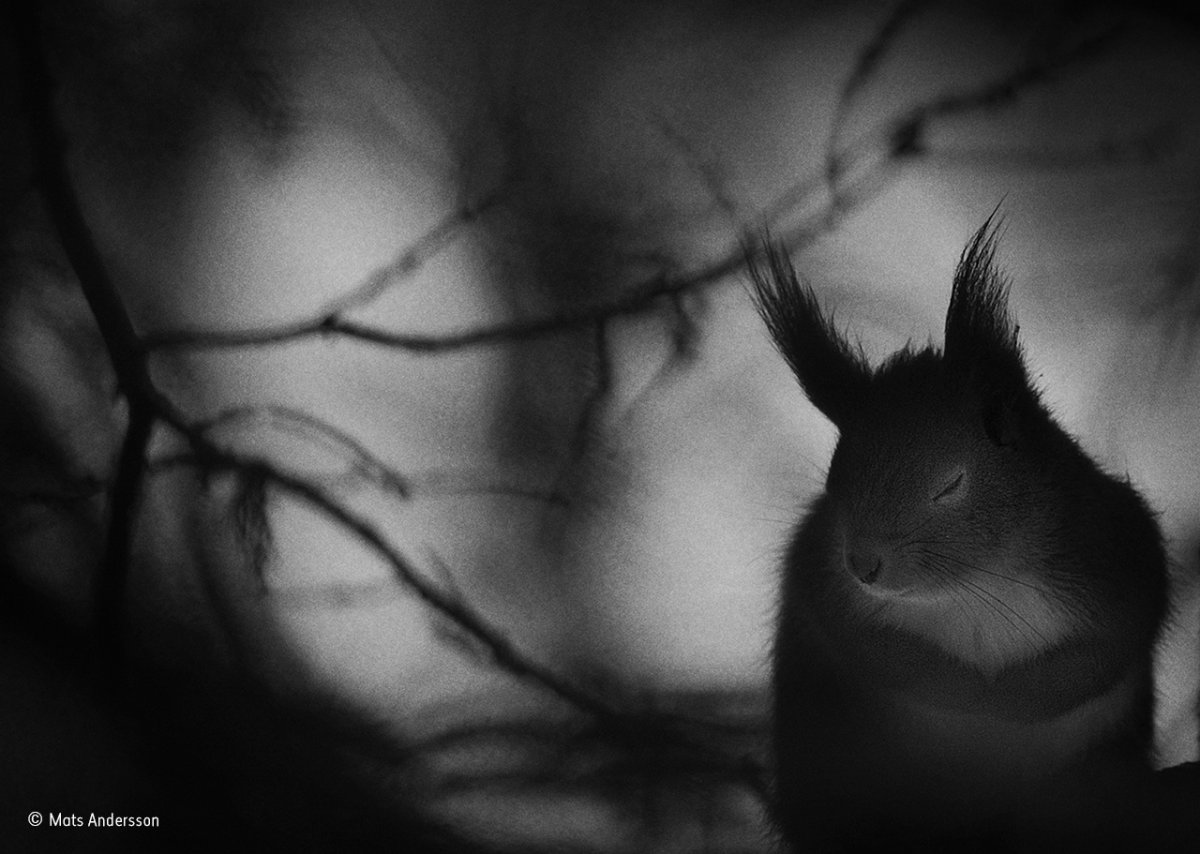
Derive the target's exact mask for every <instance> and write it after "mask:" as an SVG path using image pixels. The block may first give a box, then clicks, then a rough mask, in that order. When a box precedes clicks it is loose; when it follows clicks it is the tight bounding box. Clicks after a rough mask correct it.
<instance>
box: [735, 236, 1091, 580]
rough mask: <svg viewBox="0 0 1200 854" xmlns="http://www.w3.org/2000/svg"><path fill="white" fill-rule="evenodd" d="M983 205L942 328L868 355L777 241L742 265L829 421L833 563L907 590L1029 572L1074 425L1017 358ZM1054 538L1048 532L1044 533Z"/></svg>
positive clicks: (1037, 560) (1046, 528)
mask: <svg viewBox="0 0 1200 854" xmlns="http://www.w3.org/2000/svg"><path fill="white" fill-rule="evenodd" d="M993 219H994V215H993V217H989V219H988V221H987V222H985V223H984V225H983V226H982V227H981V228H980V229H979V230H978V231H977V232H976V233H975V235H974V236H973V237H972V239H971V240H970V242H969V243H968V245H967V247H966V248H965V249H964V250H963V253H962V255H961V257H960V259H959V262H958V267H957V269H956V271H955V275H954V282H953V289H952V293H951V297H950V306H949V310H948V311H947V314H946V331H945V343H944V346H943V347H942V348H937V347H934V346H932V345H931V346H928V347H926V348H924V349H921V350H917V349H914V348H912V347H911V346H910V347H906V348H905V349H903V350H901V351H900V352H898V353H896V354H894V355H893V356H891V357H890V358H889V359H887V360H886V361H885V362H884V363H883V364H882V365H880V366H879V367H878V368H875V369H873V368H872V367H871V366H870V365H869V364H868V362H867V360H866V358H865V356H864V354H863V353H862V350H861V348H860V347H858V346H856V345H854V344H851V343H850V341H848V340H847V338H846V337H845V336H844V335H843V334H841V333H840V332H839V331H838V330H837V328H836V327H835V326H834V323H833V321H832V319H831V318H830V317H829V316H827V315H826V314H825V313H823V312H822V310H821V308H820V306H819V304H818V302H817V299H816V297H815V295H814V294H813V292H812V290H811V289H810V288H809V287H808V286H807V285H805V284H802V283H801V282H800V281H799V279H798V278H797V276H796V273H795V271H794V270H793V268H792V266H791V263H790V262H789V261H788V258H787V256H786V254H785V253H784V251H783V250H782V249H780V248H778V247H768V248H767V251H766V259H767V269H766V270H765V271H764V270H762V269H760V268H759V267H758V266H757V265H756V264H752V265H751V273H752V277H753V281H754V286H755V297H756V301H757V304H758V308H759V311H760V313H761V315H762V317H763V319H764V320H765V322H766V325H767V327H768V329H769V331H770V333H771V336H772V338H773V339H774V342H775V344H776V346H777V347H778V349H779V351H780V352H781V353H782V354H783V356H784V358H785V359H786V360H787V362H788V364H789V365H790V366H791V368H792V371H793V373H794V374H795V375H796V378H797V379H798V380H799V381H800V385H801V386H802V387H803V389H804V391H805V393H806V394H807V395H808V397H809V399H810V400H811V401H812V403H813V404H814V405H815V406H817V408H818V409H820V410H821V412H823V413H824V414H825V415H826V416H827V417H828V418H829V419H830V420H831V421H832V422H833V423H834V425H835V426H836V427H837V428H838V431H839V434H840V435H839V438H838V443H837V447H836V449H835V451H834V455H833V459H832V461H831V463H830V467H829V474H828V479H827V482H826V496H825V499H824V500H825V502H826V509H827V510H828V511H829V518H830V520H831V522H832V524H833V526H834V529H835V530H834V531H832V532H831V540H830V542H831V544H832V546H833V548H835V549H837V550H840V557H841V559H840V560H839V561H837V563H838V564H840V565H842V566H844V567H845V569H846V570H847V571H848V572H849V573H850V574H851V575H852V576H854V577H855V578H856V579H857V580H858V582H859V584H860V585H862V588H863V589H864V590H865V591H867V592H869V593H871V594H873V595H880V596H885V597H890V596H895V597H898V598H899V599H902V600H904V599H905V597H908V598H907V599H906V601H913V602H920V601H932V600H934V599H937V598H939V597H943V598H944V597H945V596H946V595H953V593H952V591H951V588H953V587H954V585H953V584H951V583H950V582H951V581H957V582H959V583H962V584H970V585H976V586H979V585H983V586H985V587H986V588H987V590H988V591H989V595H1001V594H1003V595H1005V596H1009V597H1011V596H1012V595H1013V592H1012V590H1007V589H1006V590H1004V591H1000V590H999V589H998V588H997V589H995V590H993V589H992V588H994V587H996V585H997V584H999V582H998V581H997V579H1001V578H1004V579H1016V580H1015V581H1013V584H1012V585H1010V586H1015V585H1020V584H1021V583H1022V581H1021V576H1022V575H1026V574H1028V573H1035V574H1036V572H1037V567H1038V566H1039V565H1040V564H1041V563H1042V562H1043V560H1042V559H1043V558H1044V557H1045V556H1046V555H1044V554H1041V553H1042V552H1045V551H1047V543H1048V541H1049V540H1051V539H1052V537H1053V530H1054V526H1055V524H1056V521H1055V520H1056V516H1055V513H1056V511H1057V510H1058V509H1059V507H1058V504H1060V503H1061V501H1056V498H1055V492H1054V489H1055V479H1054V477H1053V476H1052V471H1053V469H1054V466H1055V463H1054V460H1055V459H1056V458H1059V457H1061V451H1062V448H1063V443H1064V442H1066V443H1069V442H1070V440H1069V438H1068V437H1067V436H1066V434H1064V433H1063V432H1062V431H1061V429H1060V428H1058V427H1057V425H1056V424H1054V422H1053V420H1052V419H1051V417H1050V415H1049V413H1048V412H1047V411H1046V409H1045V408H1044V407H1043V405H1042V404H1041V401H1040V399H1039V396H1038V393H1037V391H1036V390H1035V389H1034V388H1033V386H1032V384H1031V382H1030V380H1029V376H1028V374H1027V372H1026V369H1025V364H1024V360H1023V356H1022V352H1021V347H1020V343H1019V341H1018V327H1017V326H1016V324H1015V323H1014V322H1013V320H1012V318H1011V316H1010V315H1009V312H1008V304H1007V303H1008V287H1009V286H1008V282H1007V281H1006V280H1005V278H1004V277H1003V276H1002V275H1001V274H1000V273H999V271H998V270H997V269H996V266H995V252H996V243H997V230H996V227H995V225H994V224H993ZM1051 548H1052V546H1051Z"/></svg>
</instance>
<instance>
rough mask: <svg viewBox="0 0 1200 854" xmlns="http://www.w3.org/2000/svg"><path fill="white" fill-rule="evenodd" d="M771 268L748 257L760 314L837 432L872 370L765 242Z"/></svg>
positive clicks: (779, 250)
mask: <svg viewBox="0 0 1200 854" xmlns="http://www.w3.org/2000/svg"><path fill="white" fill-rule="evenodd" d="M763 255H764V256H765V258H766V262H767V269H766V270H764V269H763V268H762V265H761V264H760V262H759V260H758V259H757V258H756V257H754V255H753V254H751V253H750V252H748V253H747V267H748V268H749V270H750V277H751V279H752V281H753V284H754V290H753V297H754V302H755V305H756V307H757V308H758V313H759V315H760V316H761V317H762V319H763V321H764V322H765V323H766V325H767V329H768V330H769V331H770V333H771V338H772V339H773V340H774V342H775V346H776V348H778V350H779V352H780V353H781V354H783V357H784V359H786V360H787V363H788V365H790V366H791V369H792V373H794V374H795V375H796V379H798V380H799V381H800V385H801V387H802V388H803V389H804V392H805V394H807V395H808V399H809V400H810V401H812V403H813V405H814V406H816V407H817V408H818V409H819V410H821V412H823V413H824V414H825V415H826V417H828V418H829V420H831V421H832V422H833V423H834V424H835V425H836V426H838V427H839V428H841V427H843V426H844V424H845V422H846V419H847V418H848V417H850V416H851V415H852V414H853V412H854V411H855V410H856V409H857V408H858V407H859V406H860V405H861V403H860V402H861V400H862V395H863V392H864V390H865V389H866V387H867V385H868V384H869V383H870V380H871V374H872V372H871V369H870V367H869V366H868V364H867V360H866V357H865V356H864V355H863V353H862V350H861V348H859V347H855V346H853V345H851V344H850V342H849V341H847V340H846V339H845V338H844V337H843V336H842V335H841V334H839V333H838V331H837V329H836V328H835V327H834V325H833V322H832V319H831V318H829V317H826V316H825V315H824V314H823V313H822V311H821V307H820V305H819V303H818V302H817V297H816V295H815V294H814V293H813V292H812V289H811V288H810V287H809V286H808V285H807V284H805V283H802V282H801V281H800V280H799V277H798V276H797V275H796V271H795V269H794V268H793V267H792V263H791V260H790V259H789V258H788V255H787V251H786V250H785V249H784V248H783V247H782V246H779V245H775V244H771V243H767V242H764V243H763Z"/></svg>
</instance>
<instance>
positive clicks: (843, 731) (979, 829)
mask: <svg viewBox="0 0 1200 854" xmlns="http://www.w3.org/2000/svg"><path fill="white" fill-rule="evenodd" d="M995 220H996V214H995V213H993V215H992V216H991V217H989V218H988V220H987V222H985V223H984V225H983V226H982V227H981V228H980V229H979V230H978V231H977V232H976V233H975V235H974V236H973V237H972V239H971V240H970V242H969V243H968V245H967V246H966V248H965V249H964V250H963V253H962V255H961V258H960V260H959V263H958V267H957V270H956V271H955V274H954V281H953V287H952V291H951V296H950V305H949V310H948V312H947V314H946V329H945V343H944V346H943V347H942V348H940V349H939V348H937V347H935V346H933V345H929V346H927V347H924V348H922V349H917V348H915V347H913V346H912V345H909V346H908V347H906V348H905V349H903V350H901V351H899V352H897V353H895V354H894V355H892V356H891V357H890V358H888V359H887V360H886V361H885V362H884V363H883V364H882V365H881V366H879V367H878V368H876V369H872V368H871V366H870V365H869V364H868V362H867V360H866V358H865V356H864V354H863V353H862V350H861V348H860V347H858V346H856V345H853V344H851V343H850V342H849V341H848V340H847V339H846V337H844V336H843V335H842V334H840V333H839V332H838V330H837V328H836V327H835V325H834V322H833V319H832V317H831V316H829V315H826V314H825V313H824V312H822V310H821V308H820V305H819V304H818V301H817V298H816V296H815V295H814V293H813V292H812V290H811V289H810V288H809V287H808V286H807V285H806V284H802V283H801V282H800V281H799V279H798V278H797V275H796V273H795V271H794V270H793V268H792V266H791V263H790V261H789V260H788V257H787V255H786V254H785V252H784V251H783V250H782V249H781V248H778V247H774V246H770V245H768V246H766V247H765V248H764V252H763V255H762V257H763V258H765V263H762V262H760V261H757V260H755V259H753V258H752V259H751V263H750V272H751V277H752V280H753V286H754V297H755V301H756V303H757V307H758V309H759V312H760V314H761V316H762V318H763V320H764V321H765V323H766V326H767V328H768V330H769V331H770V334H771V336H772V338H773V339H774V342H775V344H776V346H777V348H778V349H779V351H780V352H781V353H782V355H783V357H784V358H785V359H786V360H787V362H788V364H789V365H790V367H791V369H792V371H793V373H794V374H795V375H796V378H797V379H798V380H799V382H800V385H801V386H802V387H803V389H804V391H805V393H806V394H807V396H808V398H809V400H810V401H811V402H812V403H813V404H814V405H815V406H816V407H817V408H818V409H819V410H820V411H821V412H822V413H823V414H824V415H826V416H827V417H828V418H829V419H830V420H831V421H832V422H833V424H834V425H835V426H836V427H837V429H838V432H839V437H838V441H837V445H836V447H835V450H834V453H833V458H832V460H831V462H830V464H829V469H828V476H827V480H826V484H825V490H824V492H823V493H822V494H821V495H819V496H818V497H817V498H816V500H815V502H814V503H813V504H812V505H811V507H809V508H808V510H807V513H806V514H805V515H804V517H803V519H802V520H801V522H800V524H799V525H798V527H797V528H796V530H795V532H794V534H793V536H792V538H791V541H790V544H789V546H788V548H787V551H786V556H785V558H784V562H783V572H782V575H783V577H782V591H781V601H780V609H779V616H778V623H777V630H776V636H775V642H774V658H773V694H774V723H773V738H774V752H775V761H776V772H775V776H776V789H775V804H774V814H775V815H774V817H775V819H776V824H777V826H778V828H779V829H780V831H781V833H782V834H783V836H784V838H785V839H786V840H787V841H788V842H789V843H791V844H792V845H794V847H795V848H796V850H798V851H808V850H837V851H842V850H872V849H875V848H879V849H885V848H886V849H887V850H904V848H905V846H906V845H910V846H912V845H918V844H919V845H920V846H921V847H922V848H926V847H930V846H932V847H942V846H946V847H950V848H951V849H956V848H958V847H960V846H968V845H969V846H970V850H976V849H979V848H983V849H986V850H1008V849H1009V848H1021V849H1029V848H1036V847H1037V845H1036V844H1031V842H1030V840H1032V839H1043V838H1045V837H1044V834H1043V831H1046V830H1047V829H1048V828H1049V827H1052V826H1054V824H1055V822H1056V820H1057V819H1056V813H1055V807H1054V806H1052V805H1048V804H1050V803H1051V802H1052V801H1053V800H1054V799H1055V798H1059V799H1060V800H1061V801H1064V802H1065V801H1070V802H1072V803H1078V804H1082V803H1085V802H1086V801H1087V796H1086V794H1085V792H1086V790H1087V788H1088V786H1090V785H1092V784H1093V782H1095V781H1098V780H1102V779H1106V778H1107V777H1109V776H1113V775H1117V776H1119V775H1120V774H1122V773H1124V770H1121V769H1135V770H1134V771H1132V772H1131V773H1138V772H1137V771H1136V769H1148V756H1149V751H1150V744H1151V737H1152V717H1153V699H1154V693H1153V683H1152V661H1151V659H1152V652H1153V648H1154V644H1155V641H1156V638H1157V636H1158V632H1159V626H1160V623H1161V621H1162V619H1163V616H1164V612H1165V609H1166V599H1167V573H1166V557H1165V553H1164V548H1163V544H1162V536H1161V534H1160V532H1159V529H1158V526H1157V523H1156V521H1155V517H1154V515H1153V513H1152V512H1151V511H1150V509H1149V508H1148V507H1147V505H1146V503H1145V502H1144V501H1143V499H1142V498H1141V496H1140V495H1139V494H1138V493H1137V491H1136V490H1135V489H1134V488H1133V487H1132V486H1131V485H1130V484H1129V483H1128V482H1127V481H1125V480H1122V479H1118V478H1116V477H1113V476H1111V475H1109V474H1107V473H1105V472H1104V471H1103V470H1102V469H1101V468H1100V467H1099V466H1098V465H1097V464H1096V463H1095V462H1094V461H1093V460H1092V459H1091V458H1089V457H1088V455H1087V454H1086V453H1085V452H1084V451H1083V450H1082V449H1081V448H1080V446H1079V444H1078V443H1077V442H1076V441H1075V440H1074V439H1073V438H1072V437H1071V436H1069V435H1068V434H1067V433H1066V432H1065V431H1064V430H1063V429H1062V428H1061V427H1060V426H1059V425H1058V424H1057V423H1056V422H1055V420H1054V418H1053V417H1052V415H1051V414H1050V412H1049V411H1048V410H1047V408H1046V406H1045V405H1044V404H1043V402H1042V400H1041V398H1040V395H1039V393H1038V391H1037V390H1036V388H1035V387H1034V385H1033V383H1032V382H1031V380H1030V377H1029V375H1028V373H1027V370H1026V367H1025V361H1024V356H1023V353H1022V349H1021V345H1020V343H1019V338H1018V331H1019V327H1018V326H1017V325H1015V323H1014V321H1013V320H1012V318H1011V316H1010V314H1009V310H1008V305H1007V303H1008V290H1009V285H1008V282H1007V280H1006V279H1005V278H1004V276H1003V275H1002V274H1001V273H1000V272H999V271H998V269H997V267H996V263H995V253H996V247H997V240H998V237H997V228H998V227H997V225H996V223H995ZM1114 769H1115V770H1114ZM1145 773H1149V772H1148V770H1145ZM1097 785H1099V784H1097ZM1064 793H1066V794H1064ZM1081 808H1082V807H1081ZM1038 822H1041V823H1042V825H1045V826H1044V827H1036V828H1035V825H1037V824H1038ZM1080 823H1081V824H1082V823H1086V822H1085V821H1081V822H1080ZM1097 826H1098V825H1097ZM1060 830H1061V829H1060ZM1061 832H1062V833H1069V832H1070V831H1065V830H1063V831H1061ZM1060 841H1061V840H1060ZM1076 841H1078V840H1076Z"/></svg>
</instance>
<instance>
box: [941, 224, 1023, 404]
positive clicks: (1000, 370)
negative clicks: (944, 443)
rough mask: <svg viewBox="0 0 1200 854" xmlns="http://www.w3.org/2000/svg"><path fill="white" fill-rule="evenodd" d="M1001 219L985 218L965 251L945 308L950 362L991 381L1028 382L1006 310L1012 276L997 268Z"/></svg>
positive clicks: (1012, 325) (948, 359) (948, 360)
mask: <svg viewBox="0 0 1200 854" xmlns="http://www.w3.org/2000/svg"><path fill="white" fill-rule="evenodd" d="M999 227H1000V221H999V220H997V218H996V212H995V211H993V212H992V215H991V216H989V217H988V218H987V221H986V222H985V223H984V224H983V225H982V226H981V227H980V229H979V230H978V231H976V232H975V235H974V236H973V237H972V238H971V241H970V242H969V243H968V244H967V247H966V248H965V249H964V250H963V253H962V257H961V258H960V259H959V261H958V268H957V269H956V270H955V272H954V289H953V291H952V292H951V294H950V308H949V310H948V311H947V312H946V344H945V356H946V361H947V362H948V363H949V364H951V365H954V366H956V367H960V368H963V369H966V370H967V371H968V372H970V373H971V374H973V375H975V376H977V377H979V378H980V379H981V380H983V381H984V382H986V383H988V384H992V383H999V384H1001V385H1010V384H1012V383H1014V382H1015V383H1017V384H1019V385H1020V386H1022V387H1024V386H1026V385H1027V384H1028V383H1027V380H1026V377H1025V367H1024V362H1023V361H1022V358H1021V345H1020V343H1019V342H1018V340H1017V329H1018V327H1017V326H1016V324H1015V323H1013V320H1012V318H1011V317H1010V315H1009V313H1008V289H1009V284H1008V281H1007V280H1006V279H1005V278H1004V276H1003V275H1002V274H1001V273H1000V272H999V270H997V268H996V244H997V240H998V231H999Z"/></svg>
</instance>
